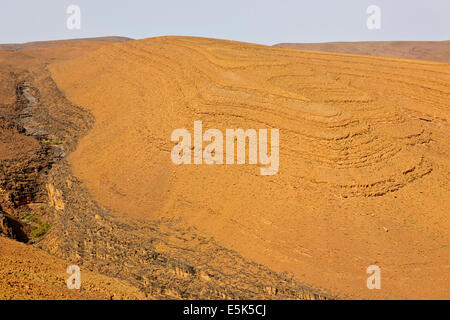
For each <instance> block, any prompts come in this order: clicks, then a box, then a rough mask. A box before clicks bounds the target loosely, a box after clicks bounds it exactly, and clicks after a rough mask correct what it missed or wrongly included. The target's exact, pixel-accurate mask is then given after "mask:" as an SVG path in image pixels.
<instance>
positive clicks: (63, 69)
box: [50, 37, 450, 298]
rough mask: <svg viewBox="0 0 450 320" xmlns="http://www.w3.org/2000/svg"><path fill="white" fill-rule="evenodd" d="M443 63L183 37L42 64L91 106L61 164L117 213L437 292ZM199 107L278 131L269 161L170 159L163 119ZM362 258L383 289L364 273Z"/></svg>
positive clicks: (312, 275)
mask: <svg viewBox="0 0 450 320" xmlns="http://www.w3.org/2000/svg"><path fill="white" fill-rule="evenodd" d="M449 68H450V67H449V65H448V64H443V63H442V64H440V63H433V62H425V61H408V60H399V59H388V58H375V57H364V56H347V55H341V54H331V53H319V52H307V51H294V50H286V49H280V48H271V47H265V46H258V45H251V44H245V43H238V42H233V41H219V40H214V39H202V38H185V37H163V38H153V39H146V40H140V41H132V42H127V43H122V44H115V45H112V46H109V47H105V48H101V49H100V50H98V51H96V52H93V53H91V54H88V55H86V56H83V57H81V58H77V59H73V60H70V61H65V62H61V63H58V62H57V63H54V64H52V65H51V66H50V70H51V75H52V78H53V79H54V81H55V82H56V84H57V86H58V88H59V89H60V90H62V91H63V92H64V93H65V96H66V97H67V99H69V100H70V101H71V102H73V103H76V104H77V105H80V106H81V107H82V108H84V109H85V110H87V111H89V112H90V113H92V115H93V117H94V118H95V123H94V124H93V127H92V130H90V131H89V133H88V134H87V135H86V136H85V137H84V138H82V140H81V142H80V144H79V146H78V148H77V149H76V151H75V152H74V153H73V154H72V155H71V156H70V163H71V166H72V169H73V172H74V175H75V176H76V177H77V178H79V179H81V181H82V185H83V186H84V187H86V188H87V189H88V190H89V192H90V194H91V195H92V197H93V198H94V199H95V200H96V201H98V203H99V205H100V206H101V207H103V208H105V209H107V211H108V212H109V213H110V214H111V215H113V216H114V217H116V218H115V219H118V217H120V219H121V221H122V222H123V223H125V224H127V223H128V224H129V223H130V221H135V220H139V221H141V222H140V223H143V224H147V225H151V224H154V223H155V222H156V221H159V222H160V221H168V222H167V223H166V222H165V223H164V224H163V225H164V226H165V227H167V228H169V230H170V232H167V233H165V234H166V235H167V238H165V240H164V242H165V243H166V244H167V243H171V242H172V241H174V239H178V238H177V236H175V235H174V233H172V232H174V230H175V229H177V228H181V229H183V230H185V228H187V229H188V230H195V232H196V234H198V236H199V237H200V236H201V237H204V238H206V239H208V238H212V239H213V240H214V243H217V245H218V246H220V247H221V248H225V249H227V250H228V249H231V250H233V251H234V252H236V253H237V254H238V255H239V256H240V257H242V258H243V259H244V260H243V261H253V262H256V263H258V264H260V265H262V266H264V267H267V268H268V269H270V270H274V271H276V272H280V273H281V272H285V271H287V272H289V273H292V275H293V276H294V279H295V280H297V281H300V282H301V283H305V284H307V285H309V286H311V287H313V288H325V289H326V291H327V292H329V293H331V294H332V295H335V296H340V297H358V298H405V297H406V298H432V297H433V298H446V297H448V292H449V290H448V285H446V283H448V281H447V280H448V274H449V273H448V258H449V256H448V252H447V251H446V250H445V245H446V243H448V242H449V241H448V240H449V226H450V225H449V220H448V209H447V208H448V207H449V203H448V199H449V188H448V181H447V178H446V177H448V176H449V163H448V159H449V149H448V141H449V140H448V138H449V133H450V132H449V116H450V110H449V108H448V106H449V97H450V91H449V87H450V86H449V84H450V83H449V76H450V69H449ZM196 120H202V122H203V127H204V128H205V129H206V128H215V129H219V130H221V131H222V132H225V131H226V129H228V128H230V129H236V128H243V129H249V128H252V129H265V128H267V129H268V128H277V129H279V131H280V140H279V145H280V169H279V172H278V174H276V175H274V176H270V177H267V176H260V175H259V168H258V167H257V166H254V165H205V164H202V165H180V166H176V165H175V164H173V163H172V161H171V159H170V153H171V150H172V148H173V146H174V143H173V142H171V141H170V136H171V133H172V131H173V130H175V129H178V128H188V129H189V130H192V126H193V123H194V121H196ZM204 147H205V145H204ZM63 194H64V192H63ZM165 227H158V230H160V231H161V230H164V228H165ZM159 228H162V229H159ZM146 232H147V231H143V230H142V233H140V234H146ZM158 232H159V231H158ZM183 232H185V231H183ZM188 234H189V233H188ZM156 237H157V238H160V237H161V236H156ZM182 243H185V245H186V246H187V247H189V248H191V245H192V246H193V243H195V241H194V242H190V241H188V242H184V241H183V242H182ZM215 245H216V244H215ZM170 248H171V246H170V245H166V246H161V247H159V246H156V247H155V250H157V251H158V252H164V253H165V254H167V255H169V256H170V255H171V254H173V252H175V251H174V250H172V249H170ZM160 250H162V251H160ZM182 256H183V255H180V256H177V257H180V258H181V257H182ZM194 260H195V259H194ZM197 260H198V259H197ZM245 263H247V262H245ZM373 264H376V265H378V266H380V267H381V269H382V272H383V273H382V274H383V290H380V291H378V290H368V289H367V287H366V278H367V274H366V268H367V267H368V266H369V265H373ZM195 265H196V264H195V263H194V262H193V266H194V268H195ZM213 265H214V268H217V269H215V270H217V271H218V272H220V271H219V270H222V269H227V268H228V267H231V265H228V264H227V263H225V262H223V263H219V264H213ZM244 265H245V264H242V266H244ZM411 266H413V267H411ZM411 268H413V271H412V269H411ZM242 270H243V269H242ZM223 279H224V280H223V281H225V282H224V283H227V282H226V281H228V280H225V279H227V278H226V277H225V278H223ZM149 281H150V280H149ZM252 283H253V282H252ZM225 286H226V285H225ZM257 286H258V285H257ZM269 291H270V290H269Z"/></svg>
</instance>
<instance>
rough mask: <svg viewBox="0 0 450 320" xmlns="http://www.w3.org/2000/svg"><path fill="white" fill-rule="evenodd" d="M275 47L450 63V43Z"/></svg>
mask: <svg viewBox="0 0 450 320" xmlns="http://www.w3.org/2000/svg"><path fill="white" fill-rule="evenodd" d="M275 47H281V48H291V49H301V50H314V51H326V52H336V53H351V54H363V55H369V56H381V57H392V58H402V59H419V60H429V61H438V62H446V63H450V41H372V42H364V41H363V42H324V43H279V44H276V45H275Z"/></svg>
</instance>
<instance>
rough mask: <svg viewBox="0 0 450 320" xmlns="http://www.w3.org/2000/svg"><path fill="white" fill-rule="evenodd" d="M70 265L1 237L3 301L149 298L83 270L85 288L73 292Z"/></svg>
mask: <svg viewBox="0 0 450 320" xmlns="http://www.w3.org/2000/svg"><path fill="white" fill-rule="evenodd" d="M69 265H71V264H70V263H69V262H67V261H64V260H62V259H58V258H55V257H53V256H51V255H49V254H48V253H46V252H44V251H42V250H39V249H37V248H34V247H31V246H27V245H25V244H23V243H19V242H17V241H13V240H10V239H7V238H4V237H1V236H0V270H1V272H0V299H15V300H17V299H24V300H27V299H51V300H54V299H58V300H66V299H68V300H69V299H70V300H81V299H82V300H84V299H96V300H97V299H101V300H110V299H114V300H116V299H145V298H146V297H145V294H144V293H143V292H141V291H139V290H138V289H136V288H135V287H132V286H131V285H129V284H128V283H126V282H124V281H120V280H117V279H114V278H110V277H107V276H104V275H100V274H96V273H93V272H90V271H87V270H85V269H84V268H81V279H82V287H81V289H80V290H69V289H68V288H67V286H66V280H67V279H68V278H69V276H70V275H69V274H67V273H66V269H67V267H68V266H69Z"/></svg>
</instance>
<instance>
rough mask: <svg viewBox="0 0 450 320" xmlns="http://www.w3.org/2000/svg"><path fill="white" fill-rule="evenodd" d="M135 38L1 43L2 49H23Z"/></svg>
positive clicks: (112, 37)
mask: <svg viewBox="0 0 450 320" xmlns="http://www.w3.org/2000/svg"><path fill="white" fill-rule="evenodd" d="M130 40H134V39H131V38H127V37H114V36H111V37H95V38H77V39H66V40H50V41H33V42H25V43H7V44H0V49H2V50H21V49H28V48H30V49H31V48H33V49H34V48H50V47H54V46H59V45H62V44H69V43H82V42H125V41H130Z"/></svg>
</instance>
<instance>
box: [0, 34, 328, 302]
mask: <svg viewBox="0 0 450 320" xmlns="http://www.w3.org/2000/svg"><path fill="white" fill-rule="evenodd" d="M81 42H83V41H82V39H81V40H80V42H76V41H75V42H71V43H66V42H64V41H63V42H61V43H60V45H56V46H52V47H49V48H37V49H36V48H34V49H23V50H0V66H1V68H0V77H1V80H2V81H1V82H0V130H1V136H0V137H1V140H0V141H1V144H0V235H2V236H6V237H9V238H12V239H15V240H17V241H21V242H25V243H27V244H29V246H28V247H24V246H22V247H14V243H13V242H3V243H2V245H4V246H5V247H4V249H5V250H4V251H2V252H0V258H1V259H5V260H4V261H5V263H4V264H2V265H0V287H2V288H3V287H4V288H7V290H6V292H7V293H8V295H7V297H8V298H11V299H20V298H26V299H36V298H45V297H50V296H54V297H56V298H66V297H67V298H70V297H71V296H70V295H69V296H67V295H60V293H61V292H60V291H58V288H63V287H64V286H65V282H64V281H63V280H64V279H63V278H62V277H61V276H60V274H61V272H64V270H65V268H66V266H67V265H69V264H76V265H79V266H82V267H83V270H92V271H93V272H95V273H101V274H103V275H106V276H107V277H111V276H113V277H114V279H117V280H118V279H121V280H125V281H126V282H127V283H128V284H130V285H131V286H132V287H134V288H137V289H139V292H141V293H142V294H143V296H145V297H152V298H155V299H162V298H165V299H255V298H259V299H325V298H330V296H329V295H325V294H324V292H323V291H322V292H318V291H317V289H319V288H315V290H313V289H311V288H308V287H306V286H304V285H303V284H301V283H299V282H298V281H296V280H295V279H293V277H292V275H291V274H288V273H276V272H274V271H273V270H270V269H269V268H267V267H265V266H262V265H260V264H257V263H255V262H253V261H250V260H248V259H244V258H243V257H242V256H240V255H239V254H237V253H236V252H235V251H233V250H231V249H227V248H225V247H223V246H220V245H218V244H217V242H216V241H214V239H212V238H211V236H208V235H204V234H200V233H199V232H198V231H196V230H195V229H193V228H192V227H190V226H189V225H187V224H186V223H185V222H183V221H181V220H180V219H166V218H164V217H161V219H158V220H157V221H155V220H143V219H131V218H130V217H129V216H127V219H126V221H124V220H122V221H121V220H120V219H118V218H117V217H116V216H113V215H112V214H111V213H109V212H108V210H106V209H105V207H102V206H100V205H99V203H98V202H97V201H96V199H95V198H93V197H92V195H91V194H89V192H87V190H86V189H85V188H84V187H83V186H82V184H81V181H80V180H79V179H78V178H77V177H76V176H74V175H73V172H72V170H71V168H70V166H69V163H68V161H67V156H68V155H69V154H70V153H71V152H72V151H73V150H75V149H76V146H77V143H78V140H79V138H80V137H81V136H83V135H85V134H86V133H87V132H88V131H89V129H90V128H91V127H92V125H93V123H94V119H93V117H92V115H91V114H90V113H89V112H87V111H86V110H83V109H82V108H81V107H79V106H77V105H75V104H73V103H72V102H70V101H69V100H67V99H66V97H65V95H64V93H63V92H61V91H60V90H58V88H57V87H56V85H55V83H54V81H53V79H52V78H51V75H50V72H49V70H48V68H47V66H48V65H49V64H50V63H52V62H61V61H64V60H68V59H73V58H76V57H79V56H82V55H85V54H87V53H89V52H92V51H93V50H96V49H99V48H100V47H104V46H109V45H112V44H111V43H108V42H92V41H88V42H83V43H81ZM10 243H11V246H12V249H11V248H9V247H8V246H9V244H10ZM34 247H39V248H41V250H38V249H36V248H34ZM17 248H22V249H23V250H24V255H27V256H28V255H29V260H27V261H29V262H30V264H31V267H32V268H37V267H38V266H40V265H42V267H43V269H44V270H47V269H46V265H45V263H43V262H41V261H40V260H39V257H40V256H41V254H42V255H44V256H45V254H44V252H46V253H47V254H51V255H52V256H55V257H58V258H59V259H58V261H59V262H58V263H57V265H56V268H54V269H48V273H45V272H44V274H38V275H37V277H39V278H40V277H42V278H43V281H44V282H46V281H49V280H50V281H52V282H51V283H50V284H48V285H49V286H50V287H48V288H47V289H49V290H48V292H47V291H46V292H47V293H45V292H44V293H42V292H40V291H31V292H28V291H27V290H25V289H24V288H26V287H27V286H29V280H30V279H29V277H28V276H27V277H25V276H23V277H22V276H21V273H20V270H22V269H21V268H20V260H11V259H9V258H10V257H9V255H10V251H8V249H11V250H19V249H17ZM17 270H18V271H19V273H18V274H17V273H14V272H16V271H17ZM33 272H34V271H33ZM10 278H13V279H14V281H12V282H11V281H9V280H8V279H10ZM53 279H55V280H56V282H55V283H54V282H53ZM52 283H53V284H55V286H56V287H55V288H54V289H55V290H53V289H52V288H51V284H52ZM83 283H84V282H82V285H83ZM120 283H122V282H111V284H112V286H111V287H108V290H106V289H105V293H106V292H110V293H111V295H112V294H114V292H116V293H117V292H120V290H122V289H121V287H120V286H119V287H116V285H115V284H120ZM83 288H84V289H86V291H85V292H83V294H84V295H83V297H85V298H86V297H91V296H92V294H94V295H95V294H96V292H97V291H96V290H94V291H93V292H91V291H89V289H95V288H96V287H95V286H84V287H83ZM52 290H53V291H52ZM52 292H53V293H52ZM106 296H108V295H107V294H106ZM143 296H142V295H141V297H143ZM92 297H93V296H92ZM127 297H129V296H127Z"/></svg>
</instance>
